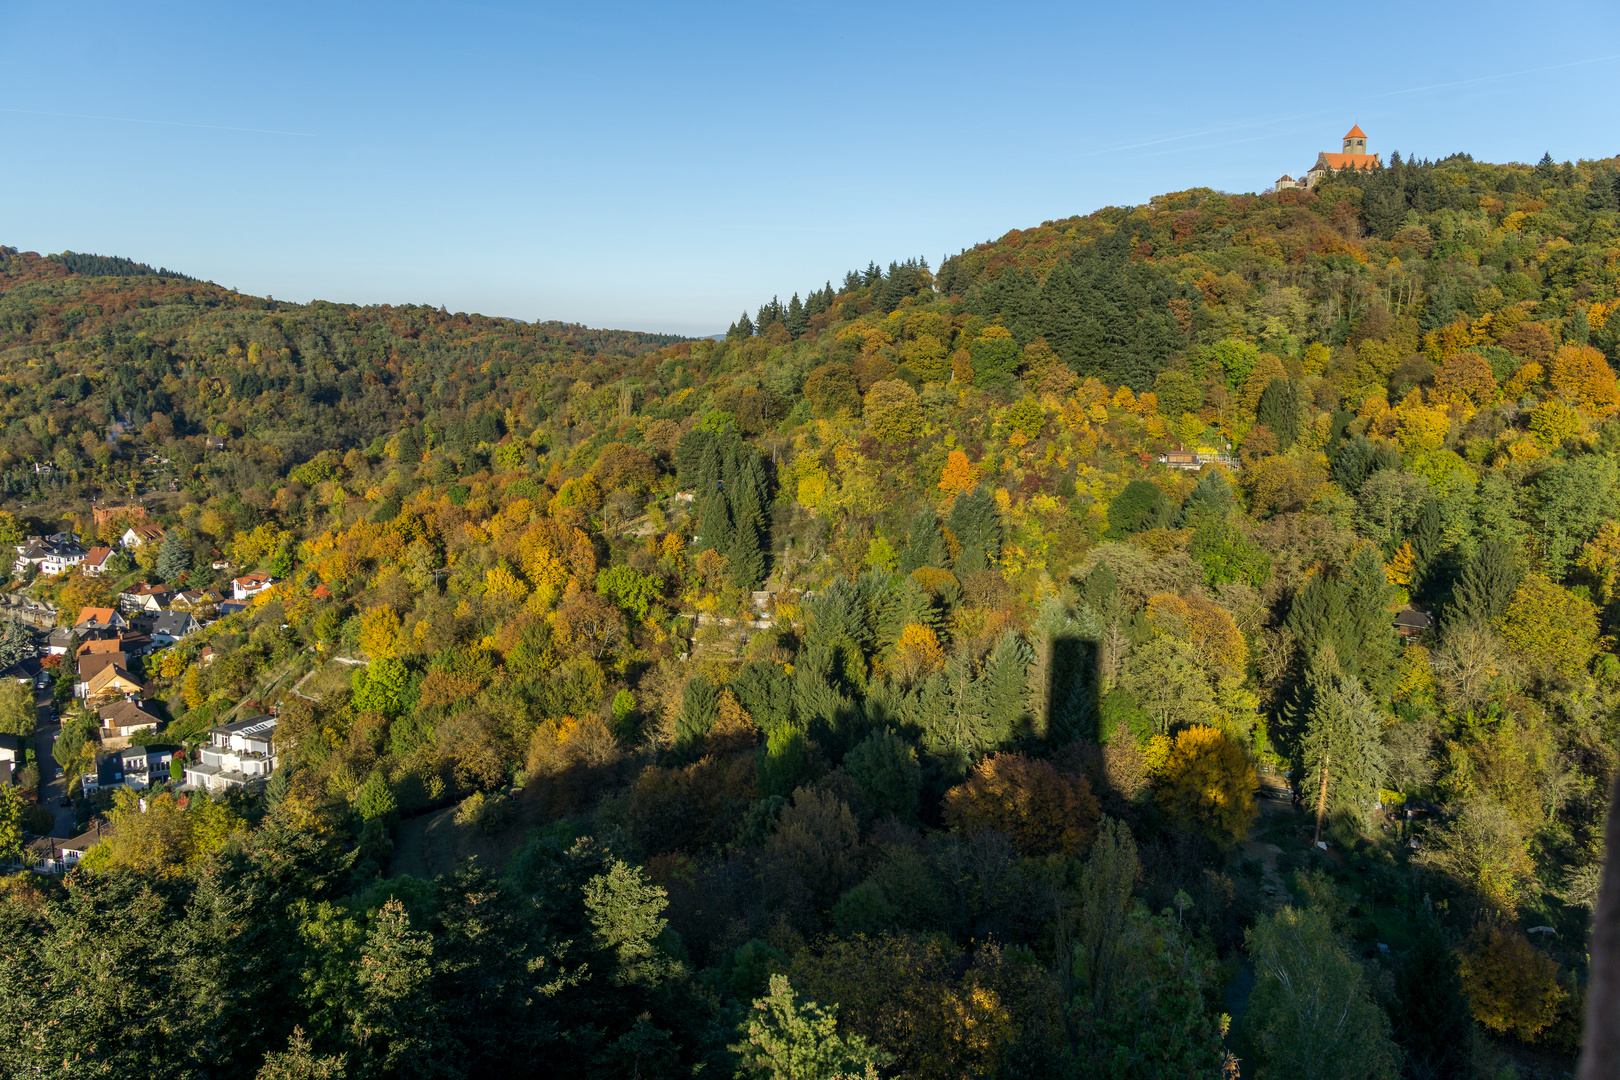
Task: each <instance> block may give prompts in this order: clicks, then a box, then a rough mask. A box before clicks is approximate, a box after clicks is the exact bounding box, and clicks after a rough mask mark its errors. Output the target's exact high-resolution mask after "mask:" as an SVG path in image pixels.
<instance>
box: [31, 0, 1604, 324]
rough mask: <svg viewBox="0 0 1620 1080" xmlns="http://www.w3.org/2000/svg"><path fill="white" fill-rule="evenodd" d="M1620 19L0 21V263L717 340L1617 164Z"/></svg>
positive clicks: (1587, 0) (112, 12)
mask: <svg viewBox="0 0 1620 1080" xmlns="http://www.w3.org/2000/svg"><path fill="white" fill-rule="evenodd" d="M1617 31H1620V4H1616V3H1615V2H1614V0H1576V2H1570V3H1562V4H1546V5H1539V6H1536V5H1532V6H1528V7H1527V6H1525V5H1523V4H1519V3H1515V4H1504V3H1491V2H1484V3H1430V4H1424V3H1412V2H1410V0H1405V2H1401V3H1389V2H1386V0H1364V2H1363V3H1360V4H1355V5H1341V4H1329V5H1320V4H1308V3H1299V2H1297V0H1295V2H1291V3H1286V4H1283V3H1269V4H1260V3H1249V4H1243V3H1224V4H1212V3H1209V2H1208V0H1203V2H1199V3H1169V2H1153V0H1147V2H1138V3H1117V2H1116V3H1109V4H1076V3H1069V4H1033V3H1031V4H990V3H980V4H957V3H936V4H931V5H930V4H915V3H913V4H903V5H902V4H892V3H859V4H850V3H841V2H821V3H815V4H782V3H776V4H723V3H697V2H689V3H667V2H666V3H648V4H636V3H623V2H616V0H599V2H597V3H592V4H577V5H562V4H541V3H534V4H500V3H487V4H480V5H472V4H467V5H431V4H416V3H409V2H396V3H388V4H343V3H337V4H333V3H324V4H305V3H296V2H283V3H279V4H258V5H246V4H221V3H218V2H215V3H209V4H178V3H162V2H154V3H149V4H130V3H104V2H94V0H87V2H80V3H72V4H24V3H21V2H20V0H7V2H3V3H0V85H3V86H4V87H5V89H4V92H3V93H0V145H3V146H4V148H5V151H6V152H5V155H4V163H3V165H0V243H4V244H10V245H14V246H18V247H21V248H23V249H24V250H34V251H40V252H47V253H48V252H57V251H62V250H64V249H71V250H74V251H86V252H94V253H97V254H103V255H124V256H127V257H130V258H134V259H137V260H140V261H143V262H149V263H151V264H153V265H154V266H156V265H160V264H161V265H164V266H168V267H170V268H172V269H175V270H180V271H184V272H186V273H190V274H193V275H195V276H197V277H202V278H208V279H211V280H214V281H217V282H219V283H220V284H223V285H228V286H233V287H235V288H239V289H241V290H243V291H244V292H251V293H257V294H261V295H262V294H266V293H268V294H271V295H274V296H276V297H278V298H281V299H287V300H300V301H302V300H309V299H311V298H321V299H327V300H339V301H352V302H360V303H371V302H378V303H381V302H396V303H406V302H411V303H431V304H435V305H438V304H444V305H446V306H448V307H449V308H450V309H451V310H452V311H456V310H465V311H478V312H483V313H486V314H491V315H507V316H514V317H518V318H525V319H553V318H554V319H563V320H567V321H571V322H583V323H586V324H588V325H592V326H610V327H617V328H628V329H640V330H658V331H667V332H677V333H689V334H709V333H714V332H716V331H719V330H724V329H725V327H726V326H727V325H728V324H729V323H730V322H731V321H732V320H733V319H735V318H736V316H737V314H738V312H740V311H741V310H743V309H744V308H745V307H746V308H747V309H748V310H750V311H752V310H753V309H754V308H755V307H756V306H757V305H758V304H759V303H760V302H761V301H762V300H766V299H769V297H770V295H771V294H772V293H779V294H780V295H781V297H782V299H783V301H784V302H785V301H786V300H787V299H788V296H789V295H790V294H791V293H793V292H794V291H799V292H804V291H807V290H808V289H810V288H812V287H815V286H819V285H820V284H821V283H822V282H824V281H826V280H829V279H830V280H832V281H834V282H835V283H836V282H838V281H840V280H841V279H842V277H843V274H844V272H845V271H846V270H849V269H852V268H855V267H864V266H865V265H866V264H867V262H868V261H870V260H874V259H875V260H877V261H878V262H879V263H880V264H883V265H887V263H888V262H889V261H890V260H893V259H904V258H906V257H908V256H917V255H920V256H924V257H926V258H927V259H928V261H929V264H930V265H932V266H937V265H938V263H939V260H940V257H941V256H942V255H944V254H947V253H954V252H956V251H958V250H960V249H961V248H963V247H965V246H970V245H972V244H974V243H977V242H979V241H982V240H987V239H991V238H993V237H996V236H1000V235H1001V234H1003V233H1005V232H1006V231H1007V230H1009V229H1013V228H1019V227H1026V226H1030V225H1035V224H1039V223H1040V222H1041V221H1043V220H1050V219H1053V218H1060V217H1066V216H1069V215H1071V214H1076V213H1087V212H1090V211H1092V210H1095V209H1097V208H1098V207H1101V206H1106V205H1109V204H1129V203H1140V202H1144V201H1146V200H1147V199H1149V198H1151V197H1152V196H1154V195H1156V194H1160V193H1162V192H1166V191H1176V190H1181V189H1185V188H1189V187H1196V186H1209V187H1214V188H1218V189H1222V190H1227V191H1260V190H1263V189H1264V188H1265V187H1267V186H1268V185H1269V184H1271V183H1272V182H1273V181H1274V180H1275V179H1276V178H1277V177H1278V176H1279V175H1280V174H1282V173H1284V172H1288V173H1292V174H1294V175H1298V174H1299V173H1301V172H1303V171H1304V170H1305V169H1306V168H1307V167H1308V166H1309V165H1310V164H1311V163H1312V162H1313V161H1314V160H1315V157H1316V153H1317V151H1319V150H1335V151H1336V150H1338V149H1339V147H1340V142H1339V140H1340V137H1341V136H1342V135H1343V133H1344V132H1345V130H1346V129H1348V128H1349V127H1350V125H1351V124H1352V123H1357V122H1359V123H1360V124H1361V126H1362V127H1363V128H1365V129H1366V131H1367V133H1368V136H1369V142H1368V148H1369V149H1370V150H1372V151H1375V152H1382V153H1383V154H1385V155H1386V157H1387V155H1388V153H1389V152H1390V151H1391V150H1399V151H1401V152H1402V153H1403V154H1411V153H1414V152H1415V153H1417V154H1419V155H1421V156H1430V157H1438V156H1443V155H1445V154H1448V153H1452V152H1454V151H1459V150H1466V151H1468V152H1470V153H1472V154H1474V156H1475V157H1478V158H1481V159H1483V160H1489V161H1535V160H1537V159H1539V158H1540V156H1541V154H1542V153H1543V152H1544V151H1551V153H1552V155H1553V157H1554V158H1555V159H1558V160H1564V159H1577V158H1583V157H1585V158H1593V157H1607V156H1609V155H1613V154H1616V153H1620V125H1617V124H1616V123H1615V122H1614V119H1613V107H1614V102H1615V101H1616V100H1617V98H1620V33H1617Z"/></svg>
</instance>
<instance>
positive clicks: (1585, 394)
mask: <svg viewBox="0 0 1620 1080" xmlns="http://www.w3.org/2000/svg"><path fill="white" fill-rule="evenodd" d="M1548 381H1549V382H1551V383H1552V387H1553V389H1554V390H1555V391H1557V392H1558V394H1559V396H1560V397H1562V398H1564V400H1566V401H1568V402H1569V403H1570V404H1572V405H1574V406H1575V407H1576V408H1577V409H1579V410H1581V412H1583V413H1585V414H1586V415H1588V416H1595V417H1597V418H1598V419H1599V420H1604V419H1607V418H1608V417H1610V416H1613V415H1614V413H1615V411H1616V410H1620V387H1617V386H1616V385H1615V380H1614V371H1613V369H1611V368H1610V367H1609V362H1608V361H1607V360H1605V359H1604V358H1603V354H1602V353H1601V352H1599V351H1598V350H1596V349H1594V348H1592V346H1590V345H1565V346H1564V347H1563V348H1561V349H1559V350H1558V351H1557V352H1555V353H1553V358H1552V366H1551V369H1550V370H1549V372H1548Z"/></svg>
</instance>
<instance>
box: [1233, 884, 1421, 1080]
mask: <svg viewBox="0 0 1620 1080" xmlns="http://www.w3.org/2000/svg"><path fill="white" fill-rule="evenodd" d="M1244 940H1245V942H1246V944H1247V946H1248V950H1249V957H1250V959H1251V960H1252V961H1253V962H1254V969H1255V987H1254V993H1253V994H1252V995H1251V996H1250V998H1249V1014H1248V1016H1247V1017H1246V1018H1245V1021H1244V1024H1245V1027H1246V1029H1247V1032H1248V1037H1249V1042H1250V1043H1251V1044H1252V1045H1253V1046H1254V1047H1255V1050H1256V1051H1257V1056H1258V1058H1259V1067H1258V1068H1257V1069H1256V1070H1255V1076H1256V1077H1257V1078H1258V1080H1284V1078H1290V1080H1292V1078H1302V1080H1394V1077H1396V1076H1397V1075H1398V1074H1399V1068H1400V1049H1399V1048H1398V1047H1397V1046H1396V1045H1395V1043H1394V1042H1392V1041H1391V1040H1390V1037H1389V1031H1390V1026H1389V1018H1388V1017H1387V1016H1385V1015H1384V1011H1383V1010H1382V1009H1380V1008H1379V1007H1378V1006H1377V1005H1376V1004H1375V1003H1374V1002H1373V1000H1372V998H1371V997H1370V996H1369V995H1368V992H1367V986H1366V977H1365V975H1363V973H1362V970H1361V965H1360V964H1358V963H1357V962H1356V961H1355V960H1354V959H1352V958H1351V957H1350V955H1349V954H1348V953H1347V952H1345V949H1344V946H1343V945H1342V944H1340V942H1339V940H1338V938H1337V936H1336V935H1335V934H1334V932H1333V927H1332V925H1331V924H1330V923H1329V920H1328V917H1327V915H1326V914H1325V913H1324V912H1323V911H1322V910H1321V909H1319V908H1313V909H1310V910H1306V911H1300V910H1298V909H1296V908H1292V907H1285V908H1283V909H1281V910H1280V911H1277V912H1276V913H1274V914H1269V915H1262V916H1261V917H1260V919H1259V920H1258V921H1257V922H1256V923H1255V924H1254V926H1253V927H1252V928H1250V929H1249V930H1248V932H1247V933H1246V934H1245V935H1244Z"/></svg>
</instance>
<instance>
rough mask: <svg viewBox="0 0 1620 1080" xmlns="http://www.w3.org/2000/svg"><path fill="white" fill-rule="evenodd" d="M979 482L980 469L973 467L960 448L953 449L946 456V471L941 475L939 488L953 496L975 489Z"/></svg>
mask: <svg viewBox="0 0 1620 1080" xmlns="http://www.w3.org/2000/svg"><path fill="white" fill-rule="evenodd" d="M978 482H979V470H978V469H976V468H974V467H973V463H972V462H971V461H969V460H968V456H967V455H966V454H965V453H963V452H962V451H960V450H952V451H951V452H950V454H949V455H948V456H947V457H946V458H945V471H944V472H942V473H941V474H940V477H939V490H941V491H943V492H944V493H945V494H947V495H949V496H950V497H951V498H953V499H954V498H955V497H956V496H958V495H960V494H962V492H964V491H971V490H973V485H974V484H977V483H978Z"/></svg>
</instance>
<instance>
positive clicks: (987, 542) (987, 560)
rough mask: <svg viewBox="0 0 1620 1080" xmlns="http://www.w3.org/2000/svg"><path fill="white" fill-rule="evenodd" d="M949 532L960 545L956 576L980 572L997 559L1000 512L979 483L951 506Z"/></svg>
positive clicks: (998, 552) (999, 538) (999, 546)
mask: <svg viewBox="0 0 1620 1080" xmlns="http://www.w3.org/2000/svg"><path fill="white" fill-rule="evenodd" d="M950 529H951V534H952V535H953V536H955V537H956V542H957V543H958V544H960V545H961V554H960V555H958V556H957V557H956V575H957V577H966V576H967V575H969V574H978V573H983V572H984V571H986V570H988V569H990V564H991V563H992V562H994V561H995V560H996V559H998V558H1000V557H1001V512H1000V511H999V510H998V509H997V508H996V500H995V497H994V496H992V495H991V494H990V492H989V491H987V490H986V489H985V488H984V486H983V485H982V484H981V485H980V486H978V487H976V488H974V489H973V490H972V491H969V492H967V493H965V494H963V495H961V496H958V498H957V500H956V502H955V504H954V505H953V506H952V507H951V517H950Z"/></svg>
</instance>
